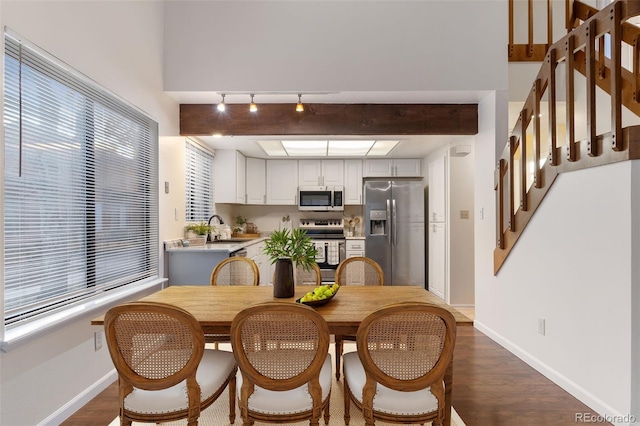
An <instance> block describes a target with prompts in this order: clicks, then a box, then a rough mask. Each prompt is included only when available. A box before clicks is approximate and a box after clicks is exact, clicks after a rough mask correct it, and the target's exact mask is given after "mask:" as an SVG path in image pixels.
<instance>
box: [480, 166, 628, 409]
mask: <svg viewBox="0 0 640 426" xmlns="http://www.w3.org/2000/svg"><path fill="white" fill-rule="evenodd" d="M484 160H488V158H484ZM631 168H632V163H631V162H624V163H618V164H614V165H610V166H602V167H597V168H593V169H588V170H582V171H577V172H572V173H566V174H562V175H560V176H559V177H558V178H557V180H556V182H555V184H554V186H553V187H552V188H551V190H550V191H549V193H548V194H547V196H546V197H545V199H544V201H543V203H542V205H541V207H540V208H539V209H538V211H537V212H536V213H535V215H534V216H533V218H532V220H531V222H530V223H529V225H528V226H527V228H526V229H525V231H524V233H523V234H522V236H521V238H520V240H519V241H518V243H517V245H516V247H515V248H514V249H513V250H512V252H511V254H510V255H509V258H508V260H507V261H506V262H505V264H504V265H503V267H502V269H501V270H500V271H499V273H498V274H497V276H495V277H494V276H493V273H492V271H489V270H488V265H490V264H492V259H491V256H490V253H491V252H492V251H493V247H494V245H495V243H494V242H495V234H494V232H491V233H488V232H485V231H487V230H488V229H489V228H492V231H493V230H494V229H495V225H494V224H493V223H491V224H490V223H485V224H484V225H485V226H484V227H483V226H482V225H481V224H478V221H477V222H476V224H478V225H479V226H478V228H477V229H478V231H479V232H476V249H477V256H476V306H477V309H476V327H478V328H479V329H480V330H481V331H483V332H485V333H486V334H488V335H489V336H491V337H492V338H494V339H495V340H497V341H498V342H499V343H501V344H502V345H503V346H505V347H507V349H509V350H511V351H512V352H514V353H515V354H516V355H518V356H519V357H521V358H522V359H523V360H524V361H525V362H528V363H529V364H531V365H532V366H533V367H534V368H536V369H538V370H539V371H541V372H542V373H543V374H545V375H546V376H547V377H550V378H551V379H552V380H553V381H555V382H556V383H558V384H560V385H561V386H562V387H564V388H565V389H566V390H567V391H569V392H570V393H572V394H573V395H574V396H576V397H578V398H579V399H580V400H582V401H583V402H585V403H586V404H587V405H589V406H590V407H591V408H593V409H594V410H596V411H597V412H599V413H600V414H607V415H624V414H627V413H629V412H630V411H629V410H630V401H631V400H630V387H631V383H630V374H631V302H630V300H631V299H630V298H631V295H632V293H631V288H632V281H631V278H632V276H631V265H632V263H631V262H632V256H637V253H635V254H634V253H633V252H632V251H631V249H632V239H631V234H630V232H629V229H630V225H631V223H632V216H631V213H632V211H631V193H632V190H634V191H637V190H638V188H637V184H634V185H633V186H632V183H631ZM485 169H486V167H485ZM483 177H484V179H478V183H480V181H481V180H482V182H483V186H484V187H482V188H479V187H477V192H476V195H477V198H483V199H484V200H489V199H490V198H491V197H493V190H492V188H493V176H491V177H489V176H488V173H486V174H483ZM489 193H491V194H490V195H489ZM486 213H487V211H486V210H485V217H486ZM492 213H493V212H492ZM489 220H490V221H492V222H493V221H494V220H495V216H494V215H493V214H492V215H491V216H490V217H489ZM485 222H486V221H485ZM492 225H493V226H492ZM480 232H481V233H482V235H480ZM539 318H544V319H545V320H546V334H545V335H544V336H542V335H540V334H538V319H539Z"/></svg>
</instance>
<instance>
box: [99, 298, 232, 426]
mask: <svg viewBox="0 0 640 426" xmlns="http://www.w3.org/2000/svg"><path fill="white" fill-rule="evenodd" d="M104 329H105V334H106V340H107V345H108V347H109V354H110V355H111V359H112V360H113V363H114V365H115V367H116V370H117V371H118V383H119V386H120V391H119V398H120V424H121V425H122V426H125V425H127V426H129V425H131V422H132V421H136V422H150V423H160V422H167V421H172V420H178V419H187V421H188V424H189V426H196V425H197V424H198V418H199V416H200V411H201V410H204V409H205V408H207V407H208V406H209V405H211V404H212V403H213V402H214V401H215V400H216V399H217V398H218V397H219V396H220V395H221V394H222V392H223V391H224V389H225V388H226V387H227V386H229V421H230V422H231V423H232V424H233V423H234V421H235V414H236V408H235V390H236V387H235V386H236V372H237V365H236V361H235V359H234V357H233V354H231V353H229V352H224V351H215V350H205V349H204V334H203V332H202V328H201V327H200V324H198V321H197V320H196V319H195V318H194V317H193V316H192V315H191V314H190V313H189V312H187V311H185V310H183V309H180V308H178V307H175V306H172V305H167V304H164V303H152V302H134V303H129V304H124V305H120V306H116V307H114V308H111V309H110V310H109V311H108V312H107V313H106V315H105V319H104Z"/></svg>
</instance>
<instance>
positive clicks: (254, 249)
mask: <svg viewBox="0 0 640 426" xmlns="http://www.w3.org/2000/svg"><path fill="white" fill-rule="evenodd" d="M246 249H247V257H249V258H250V259H251V260H253V261H254V262H255V263H256V265H257V266H258V271H259V272H260V285H270V284H271V280H272V278H273V269H274V268H273V265H271V260H270V259H269V256H267V255H266V254H264V252H263V250H264V241H260V242H258V243H256V244H252V245H250V246H247V247H246Z"/></svg>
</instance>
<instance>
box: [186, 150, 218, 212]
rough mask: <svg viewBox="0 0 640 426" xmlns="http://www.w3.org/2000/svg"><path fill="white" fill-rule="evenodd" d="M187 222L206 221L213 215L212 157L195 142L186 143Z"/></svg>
mask: <svg viewBox="0 0 640 426" xmlns="http://www.w3.org/2000/svg"><path fill="white" fill-rule="evenodd" d="M185 152H186V163H187V164H186V167H185V170H186V174H187V178H186V181H187V187H186V191H185V192H186V210H185V211H186V213H185V220H186V221H187V222H202V221H207V220H208V219H209V217H210V216H211V215H212V214H213V212H214V210H213V203H214V196H213V156H212V155H211V153H209V152H208V151H206V150H204V149H202V148H201V147H200V146H199V145H198V144H196V143H195V142H193V141H191V140H189V139H187V142H186V149H185Z"/></svg>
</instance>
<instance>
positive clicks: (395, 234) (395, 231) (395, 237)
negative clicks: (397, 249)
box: [391, 198, 398, 246]
mask: <svg viewBox="0 0 640 426" xmlns="http://www.w3.org/2000/svg"><path fill="white" fill-rule="evenodd" d="M392 208H393V212H392V213H391V214H392V215H393V216H392V218H393V219H392V221H391V229H392V230H393V245H394V246H395V245H397V244H398V227H397V226H396V219H397V218H396V209H397V207H396V199H395V198H394V199H393V204H392Z"/></svg>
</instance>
